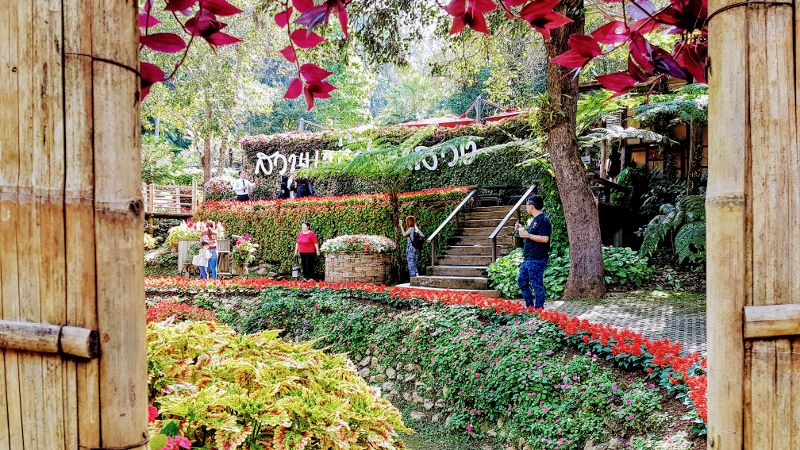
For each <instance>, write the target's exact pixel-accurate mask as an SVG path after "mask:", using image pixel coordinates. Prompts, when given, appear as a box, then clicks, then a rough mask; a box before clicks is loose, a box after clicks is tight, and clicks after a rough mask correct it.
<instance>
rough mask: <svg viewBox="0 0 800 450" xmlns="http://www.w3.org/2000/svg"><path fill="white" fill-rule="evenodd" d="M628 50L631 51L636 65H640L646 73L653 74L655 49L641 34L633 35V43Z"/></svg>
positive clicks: (635, 33)
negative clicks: (652, 58) (651, 60)
mask: <svg viewBox="0 0 800 450" xmlns="http://www.w3.org/2000/svg"><path fill="white" fill-rule="evenodd" d="M628 49H629V50H630V55H631V57H633V59H634V60H635V61H636V63H637V64H639V66H641V67H642V69H644V71H645V72H646V73H648V74H650V73H652V72H653V64H652V63H651V62H650V58H651V56H652V53H653V48H652V47H651V46H650V43H649V42H647V40H646V39H645V38H644V37H643V36H642V35H641V34H640V33H637V32H633V33H631V42H630V44H628Z"/></svg>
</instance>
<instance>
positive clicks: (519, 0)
mask: <svg viewBox="0 0 800 450" xmlns="http://www.w3.org/2000/svg"><path fill="white" fill-rule="evenodd" d="M527 2H528V0H503V3H505V4H506V6H508V7H509V8H515V7H517V6H522V5H524V4H525V3H527Z"/></svg>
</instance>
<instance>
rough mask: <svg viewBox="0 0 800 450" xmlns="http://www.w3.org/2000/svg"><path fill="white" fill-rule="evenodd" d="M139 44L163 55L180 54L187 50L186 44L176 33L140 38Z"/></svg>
mask: <svg viewBox="0 0 800 450" xmlns="http://www.w3.org/2000/svg"><path fill="white" fill-rule="evenodd" d="M139 42H140V43H141V44H142V45H144V46H145V47H147V48H149V49H151V50H155V51H157V52H161V53H178V52H179V51H181V50H183V49H184V48H186V42H185V41H184V40H183V38H182V37H180V36H178V35H177V34H175V33H155V34H151V35H148V36H139Z"/></svg>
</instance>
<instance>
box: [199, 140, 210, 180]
mask: <svg viewBox="0 0 800 450" xmlns="http://www.w3.org/2000/svg"><path fill="white" fill-rule="evenodd" d="M200 164H202V165H203V182H204V183H205V182H206V181H208V180H209V179H210V178H211V137H210V136H208V137H206V138H205V139H204V140H203V155H202V156H200Z"/></svg>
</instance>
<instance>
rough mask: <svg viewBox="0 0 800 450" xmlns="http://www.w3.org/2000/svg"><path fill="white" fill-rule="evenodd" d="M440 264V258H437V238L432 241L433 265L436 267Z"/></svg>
mask: <svg viewBox="0 0 800 450" xmlns="http://www.w3.org/2000/svg"><path fill="white" fill-rule="evenodd" d="M438 263H439V258H437V257H436V237H435V236H434V238H433V239H431V265H432V266H435V265H436V264H438Z"/></svg>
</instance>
